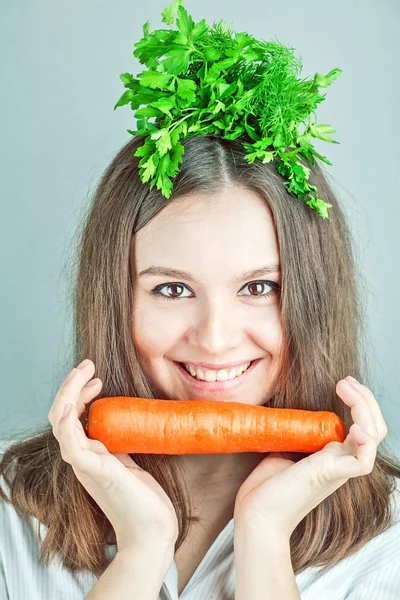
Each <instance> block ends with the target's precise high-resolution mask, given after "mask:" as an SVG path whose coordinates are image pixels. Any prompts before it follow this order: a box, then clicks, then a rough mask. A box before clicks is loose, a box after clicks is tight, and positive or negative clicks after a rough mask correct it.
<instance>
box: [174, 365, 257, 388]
mask: <svg viewBox="0 0 400 600" xmlns="http://www.w3.org/2000/svg"><path fill="white" fill-rule="evenodd" d="M260 360H261V358H258V359H256V360H254V361H252V363H251V364H250V366H249V367H248V369H246V371H244V373H242V374H241V375H239V376H238V377H235V378H234V379H228V380H227V381H202V380H200V379H196V378H195V377H192V375H190V373H188V372H187V370H186V368H185V366H184V363H179V362H174V364H175V365H176V366H177V368H178V369H179V373H180V374H181V375H182V377H184V379H185V381H188V382H190V384H191V385H192V387H194V388H195V389H198V390H205V391H208V392H225V391H227V390H232V389H233V388H236V387H239V386H240V385H242V383H243V382H244V381H245V380H246V378H247V377H248V375H249V374H250V373H251V372H252V371H253V370H254V369H255V367H256V366H257V365H258V363H259V362H260Z"/></svg>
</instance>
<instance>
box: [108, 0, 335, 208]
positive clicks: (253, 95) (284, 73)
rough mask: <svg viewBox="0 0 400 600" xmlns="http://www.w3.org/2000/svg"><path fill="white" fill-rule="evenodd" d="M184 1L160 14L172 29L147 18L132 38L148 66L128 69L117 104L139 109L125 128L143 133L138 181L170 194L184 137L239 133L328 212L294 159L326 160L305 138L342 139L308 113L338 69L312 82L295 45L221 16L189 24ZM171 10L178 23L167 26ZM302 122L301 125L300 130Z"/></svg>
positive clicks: (250, 150)
mask: <svg viewBox="0 0 400 600" xmlns="http://www.w3.org/2000/svg"><path fill="white" fill-rule="evenodd" d="M182 2H183V0H174V2H173V3H172V4H171V5H170V6H169V8H166V9H165V10H164V11H163V12H162V21H163V22H164V23H167V25H169V26H171V29H157V30H155V31H153V32H152V33H150V22H149V21H147V22H146V23H145V24H144V25H143V34H144V37H143V38H142V39H140V40H139V41H138V42H136V43H135V44H134V46H135V48H136V50H134V52H133V55H134V56H135V57H137V58H138V59H139V61H140V63H141V64H145V65H146V66H147V70H145V71H142V72H141V73H139V75H138V77H137V78H135V77H134V76H133V75H131V74H130V73H122V74H121V75H120V79H121V81H122V82H123V84H124V86H125V87H126V88H127V91H126V92H124V94H123V95H122V96H121V97H120V99H119V100H118V102H117V104H116V105H115V107H114V110H115V109H116V108H117V107H118V106H123V105H125V104H130V105H131V108H132V110H134V111H135V114H134V116H135V118H136V119H137V128H138V129H137V130H136V131H132V130H130V129H128V130H127V131H128V133H130V134H132V135H140V136H143V137H144V138H145V141H144V143H143V145H142V146H140V147H139V148H138V149H137V150H136V152H135V156H139V157H141V160H140V162H139V173H140V178H141V181H142V182H143V183H146V182H147V181H149V180H150V189H153V187H154V185H156V186H157V189H159V190H161V193H162V194H163V196H164V197H166V198H169V197H170V196H171V193H172V188H173V182H172V180H171V178H173V177H175V176H176V175H177V173H178V172H179V164H180V163H181V162H182V155H183V152H184V147H183V145H182V144H181V143H180V141H179V140H180V139H181V138H185V137H191V136H196V135H205V134H214V135H219V136H222V137H224V138H226V139H229V140H234V139H237V138H240V137H242V138H246V141H244V140H243V139H242V140H239V141H240V142H241V143H242V145H243V147H244V148H245V149H246V150H247V153H246V155H245V157H246V160H247V161H248V162H249V163H252V162H254V160H255V159H258V160H261V161H262V162H263V163H265V162H270V161H271V160H273V158H274V157H275V156H278V158H279V161H278V162H276V170H277V171H278V173H279V174H280V175H281V176H282V177H283V178H284V184H285V185H286V186H287V187H288V190H289V192H291V193H292V194H294V195H295V196H297V198H299V199H300V200H303V199H305V198H307V200H306V204H307V205H308V206H309V207H310V208H311V209H314V210H316V211H317V213H318V214H319V215H320V216H321V217H322V218H324V219H327V218H329V216H328V209H329V208H331V206H332V205H331V204H328V203H326V202H324V200H322V199H321V198H318V190H317V188H316V186H313V185H309V184H308V183H307V179H308V177H309V174H310V169H307V167H305V166H304V165H303V164H302V163H300V162H299V161H298V155H299V154H302V155H303V156H304V157H305V158H306V159H307V160H308V161H309V163H311V164H312V165H313V164H314V158H313V155H314V156H316V157H318V158H319V159H320V160H321V161H323V162H325V163H326V164H328V165H332V163H331V162H329V160H327V158H326V157H325V156H321V155H320V154H318V152H316V150H315V148H314V147H313V145H312V143H311V138H312V137H314V138H319V139H321V140H323V141H325V142H330V143H332V144H338V143H339V142H336V141H335V140H333V139H332V138H330V137H329V136H328V135H326V134H328V133H333V132H335V131H336V130H335V129H333V128H332V127H331V126H330V125H326V124H322V125H317V124H316V123H315V122H311V115H312V114H314V116H316V115H315V109H316V107H317V105H318V104H319V103H320V102H322V101H323V100H324V99H325V94H324V95H321V94H320V93H319V92H318V89H319V88H327V87H328V86H330V85H331V83H332V82H333V81H334V80H335V79H336V78H337V77H338V76H339V75H340V74H341V73H342V70H341V69H338V68H336V69H332V70H331V71H330V72H329V73H328V74H327V75H325V76H324V75H321V74H320V73H316V74H315V75H314V78H313V79H312V80H311V79H308V78H305V79H298V75H299V74H300V73H301V70H302V62H301V60H300V59H298V58H296V57H295V56H294V52H293V50H294V49H293V48H287V47H285V46H284V45H282V44H280V43H279V42H277V41H270V42H267V41H264V40H257V39H255V38H254V37H253V36H251V35H249V34H248V33H236V32H234V31H232V30H230V29H229V27H228V26H229V23H226V21H223V20H222V21H220V22H219V23H214V24H213V26H209V25H208V24H207V23H206V21H205V19H203V20H202V21H200V22H199V23H194V21H193V19H192V17H191V16H190V15H189V14H188V12H187V11H186V9H185V8H184V7H183V6H182ZM176 13H178V17H177V18H176V26H177V29H173V28H172V25H173V24H174V19H175V16H176ZM161 59H162V60H161ZM140 107H142V108H140ZM152 118H154V119H155V120H154V122H151V121H150V119H152ZM302 123H304V124H305V129H304V131H303V133H300V132H299V130H298V127H299V125H300V124H302ZM249 140H252V143H248V142H249ZM286 148H288V149H289V150H288V151H286Z"/></svg>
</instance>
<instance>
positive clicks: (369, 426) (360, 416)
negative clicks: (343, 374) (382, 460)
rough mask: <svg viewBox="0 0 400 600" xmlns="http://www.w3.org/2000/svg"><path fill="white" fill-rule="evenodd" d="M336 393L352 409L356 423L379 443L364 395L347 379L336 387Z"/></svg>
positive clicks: (376, 430)
mask: <svg viewBox="0 0 400 600" xmlns="http://www.w3.org/2000/svg"><path fill="white" fill-rule="evenodd" d="M336 393H337V394H338V396H340V398H341V399H342V400H343V402H345V404H347V406H349V407H350V409H351V416H352V418H353V421H354V423H357V424H358V425H359V426H360V427H361V429H362V430H363V431H365V432H366V433H368V434H369V435H370V436H371V437H372V438H373V439H374V440H375V443H379V432H378V428H377V426H376V424H375V419H374V416H373V413H372V411H371V409H370V406H369V403H368V402H367V400H366V398H365V397H364V395H363V394H361V392H360V391H359V390H358V389H357V388H356V387H355V385H353V384H352V383H351V382H350V381H349V380H347V379H341V380H340V381H339V382H338V383H337V385H336Z"/></svg>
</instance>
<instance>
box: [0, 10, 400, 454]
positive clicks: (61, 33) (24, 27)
mask: <svg viewBox="0 0 400 600" xmlns="http://www.w3.org/2000/svg"><path fill="white" fill-rule="evenodd" d="M170 3H171V2H170V0H162V1H161V0H153V1H152V2H151V3H149V2H144V3H142V2H139V1H132V0H129V1H128V0H114V1H112V2H111V0H109V1H108V2H105V1H104V0H103V1H99V0H86V1H83V0H69V2H54V0H36V1H33V0H31V1H28V0H25V1H23V0H18V1H16V2H15V1H14V2H11V0H8V1H7V0H3V1H2V3H1V8H0V50H1V51H0V56H1V57H2V60H1V63H0V65H1V87H0V98H1V100H0V103H1V105H0V109H1V110H0V114H1V119H2V124H1V142H0V152H1V157H0V158H1V160H0V170H1V173H0V175H1V190H2V194H1V218H0V227H1V232H0V233H1V235H0V243H1V253H0V261H1V263H0V266H1V283H2V293H1V295H0V315H1V316H0V318H1V336H0V348H1V361H0V368H1V383H2V386H1V387H2V393H1V397H0V439H1V438H2V437H5V436H6V437H7V438H8V437H11V436H12V435H14V434H19V433H20V432H21V431H28V430H33V429H34V428H35V427H37V426H42V425H44V424H46V423H48V421H47V413H48V410H49V408H50V406H51V404H52V402H53V398H54V395H55V393H56V391H57V389H58V388H59V385H60V384H61V381H62V380H63V378H64V377H65V375H66V373H67V372H68V371H69V370H70V369H71V368H72V367H73V366H75V365H73V364H72V362H71V350H72V346H71V334H72V329H71V323H72V321H71V314H70V310H69V305H68V294H69V293H70V291H71V290H70V286H69V283H68V278H67V274H68V271H67V269H68V260H69V258H70V254H71V252H72V251H73V245H74V235H75V230H76V227H77V225H78V223H79V221H80V219H81V216H82V214H83V211H84V210H85V207H86V205H87V202H88V196H89V194H90V193H91V192H92V191H93V188H94V186H95V185H96V183H97V181H98V178H99V177H100V174H101V173H102V171H103V170H104V168H105V167H106V165H107V164H108V162H109V161H110V160H111V158H112V156H113V155H114V153H115V152H116V151H117V150H118V149H119V148H120V147H121V146H122V145H123V144H124V143H125V142H126V141H128V140H129V139H130V138H131V136H130V135H129V134H128V133H127V132H126V130H127V129H135V124H136V122H135V120H134V118H133V112H132V110H131V109H130V106H129V105H128V106H125V107H122V108H118V109H117V110H116V111H115V112H114V110H113V107H114V105H115V103H116V101H117V100H118V98H119V97H120V96H121V95H122V93H123V92H124V91H125V88H124V87H123V85H122V83H121V81H120V79H119V74H120V73H124V72H130V73H132V74H134V75H137V74H138V73H139V72H140V71H141V70H143V69H145V68H146V67H145V66H144V65H143V66H142V65H140V63H139V61H138V60H137V59H136V58H134V57H133V56H132V52H133V49H134V48H133V44H134V42H136V41H138V40H139V39H140V38H141V37H142V35H143V32H142V26H143V24H144V23H145V22H146V21H147V20H149V21H150V25H151V31H153V30H154V29H156V28H167V25H166V24H164V23H162V21H161V12H162V11H163V10H164V8H166V7H167V6H169V4H170ZM183 5H184V6H185V8H186V9H187V10H188V12H189V13H190V14H191V15H192V16H193V18H194V20H195V22H198V21H199V20H201V19H202V18H205V19H206V21H207V22H208V23H210V24H212V23H213V22H214V21H219V20H220V19H224V20H226V21H228V22H233V23H232V24H231V27H232V28H233V29H234V30H236V31H247V32H249V33H251V34H253V35H254V36H255V37H257V38H260V39H265V40H269V39H273V38H276V39H278V40H279V41H280V42H281V43H283V44H285V45H287V46H290V47H293V48H295V49H296V56H298V57H301V59H302V61H303V71H302V74H301V76H302V77H306V76H314V74H315V73H316V72H319V73H321V74H324V75H325V74H327V73H328V72H329V71H330V70H331V69H333V68H335V67H339V68H341V69H342V70H343V73H342V74H341V75H340V77H338V79H337V80H336V81H335V82H334V83H333V84H332V86H331V87H330V88H327V89H326V90H321V93H323V92H324V91H326V94H327V95H326V99H325V101H324V102H322V104H320V105H319V107H318V109H317V119H318V123H329V124H331V125H332V126H333V127H334V128H335V129H336V133H334V134H332V137H333V139H335V140H337V141H338V142H340V144H338V145H335V144H328V143H324V142H320V141H319V140H313V143H314V145H315V147H316V149H317V150H318V151H319V152H320V153H322V154H323V155H324V156H326V157H327V158H328V159H329V160H330V161H331V162H332V163H333V166H332V167H329V166H326V172H327V173H328V176H329V180H330V182H331V183H332V185H333V186H334V189H335V190H336V191H337V193H338V194H339V195H340V198H341V199H342V201H343V202H344V204H345V210H346V213H347V215H348V218H349V220H350V222H351V227H352V230H353V235H354V241H355V245H356V252H357V260H358V264H359V270H360V274H361V275H360V285H362V289H363V293H362V296H363V299H364V302H365V306H366V312H367V317H368V332H369V338H370V340H369V347H370V361H371V366H372V370H373V381H374V384H373V392H374V394H375V396H376V398H377V399H378V401H379V403H380V405H381V409H382V412H383V415H384V418H385V420H386V422H387V424H388V427H389V434H388V436H387V438H386V440H385V442H386V443H387V444H388V446H389V447H390V448H391V449H392V450H394V451H395V452H396V453H397V454H399V455H400V414H399V405H400V386H399V371H400V364H399V355H400V353H399V304H400V303H399V287H400V281H399V269H398V262H397V261H398V258H399V256H400V252H399V250H400V248H399V233H400V219H399V196H400V194H399V166H398V164H397V162H398V157H399V152H398V143H397V142H398V138H399V133H400V131H399V117H398V107H399V106H400V94H399V77H398V62H399V58H400V56H399V50H398V34H399V30H400V5H399V4H398V3H397V1H396V0H374V1H371V0H369V1H365V0H363V1H361V0H358V1H356V0H340V1H335V2H328V1H326V0H325V1H322V2H321V0H312V1H305V2H298V1H297V0H286V2H285V3H278V2H272V1H266V0H247V1H246V2H245V3H239V2H238V3H233V2H231V1H230V0H213V1H201V2H200V1H199V0H185V1H184V3H183ZM396 155H397V161H396V160H395V157H396Z"/></svg>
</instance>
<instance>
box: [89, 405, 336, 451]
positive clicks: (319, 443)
mask: <svg viewBox="0 0 400 600" xmlns="http://www.w3.org/2000/svg"><path fill="white" fill-rule="evenodd" d="M85 428H86V431H87V435H88V437H89V438H90V439H95V440H99V441H101V442H102V443H103V444H104V445H105V447H106V448H107V450H108V451H109V452H120V453H125V454H129V453H144V454H232V453H237V452H306V453H308V452H317V451H318V450H322V448H323V447H324V446H325V445H326V444H327V443H328V442H334V441H337V442H343V441H344V439H345V437H346V432H345V425H344V422H343V421H342V419H340V417H339V416H338V415H336V414H335V413H333V412H329V411H310V410H300V409H291V408H271V407H265V406H254V405H252V404H244V403H242V402H220V401H216V400H158V399H154V398H134V397H128V396H113V397H109V398H100V399H98V400H95V401H94V402H93V403H92V404H91V405H90V407H89V414H88V417H87V423H86V425H85Z"/></svg>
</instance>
